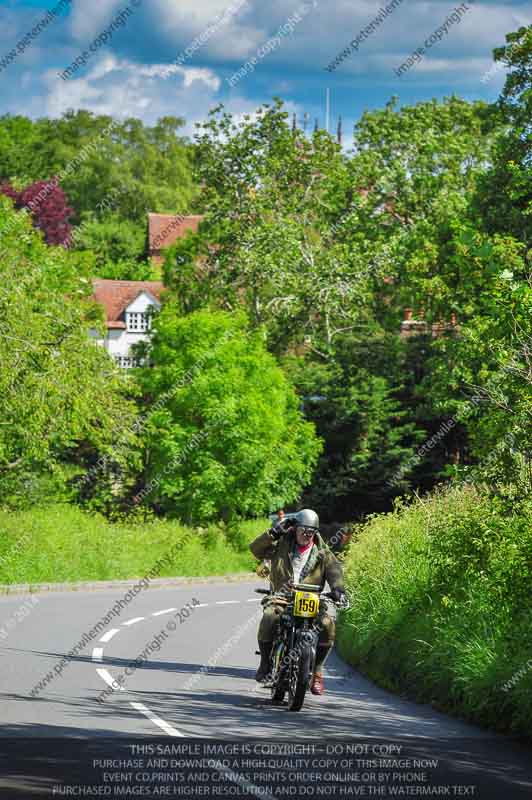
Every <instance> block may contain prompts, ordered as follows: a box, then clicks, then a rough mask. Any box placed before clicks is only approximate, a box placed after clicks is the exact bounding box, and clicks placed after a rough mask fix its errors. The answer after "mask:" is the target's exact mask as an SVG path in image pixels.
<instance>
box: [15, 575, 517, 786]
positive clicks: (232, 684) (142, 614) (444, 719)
mask: <svg viewBox="0 0 532 800" xmlns="http://www.w3.org/2000/svg"><path fill="white" fill-rule="evenodd" d="M257 585H260V582H259V581H258V580H256V581H253V582H250V583H248V582H239V583H224V582H220V583H217V584H213V583H201V582H199V583H197V584H188V585H182V586H179V587H173V588H165V589H149V590H148V591H142V592H141V593H140V594H138V596H137V597H135V598H134V599H133V600H132V601H131V602H130V603H129V604H128V605H127V607H126V608H124V609H122V611H121V613H120V616H117V617H115V618H113V619H112V621H111V622H110V624H108V625H106V627H105V628H104V629H103V630H101V631H99V632H98V633H97V635H96V636H95V637H94V638H93V640H92V641H90V642H89V643H88V644H87V645H86V646H85V647H84V648H83V649H82V650H81V652H80V653H79V654H78V655H76V656H74V657H73V658H72V659H71V660H70V661H69V662H68V663H67V664H66V665H65V666H64V667H63V668H62V669H59V668H58V664H60V663H61V659H62V658H63V657H64V656H65V654H67V653H68V652H69V651H70V650H72V648H74V647H75V645H76V643H77V642H78V641H79V640H80V639H81V637H82V636H83V634H84V633H88V632H90V631H91V629H93V628H94V626H95V624H96V623H97V622H98V620H100V619H101V618H102V617H104V616H105V615H106V613H107V612H108V611H109V609H111V608H112V607H113V605H114V604H115V603H116V601H117V600H118V599H119V598H121V597H123V595H124V589H123V588H120V589H117V590H105V591H102V590H100V591H93V592H84V591H76V592H61V593H55V592H53V593H43V594H40V595H38V596H37V598H36V600H37V602H35V604H34V605H33V606H29V605H28V602H27V601H28V598H26V597H24V596H22V595H12V596H5V597H1V598H0V631H1V630H2V626H4V634H3V635H2V636H0V720H1V724H0V797H2V798H4V797H6V798H7V797H17V798H18V797H28V796H52V791H51V783H50V781H51V780H52V778H48V777H46V775H45V772H44V771H43V765H42V764H38V763H37V760H38V755H39V753H40V754H41V757H42V758H41V760H46V761H47V762H50V763H52V762H54V763H56V762H57V764H58V763H59V761H58V760H57V759H59V756H60V755H61V753H59V752H58V750H61V752H63V753H66V752H69V753H71V758H70V766H71V767H72V768H74V761H75V757H74V755H72V754H73V753H74V750H69V748H78V752H80V748H82V747H85V748H89V749H90V751H91V753H96V752H97V747H98V742H99V741H100V742H102V743H103V742H105V753H106V754H107V755H108V754H109V747H110V743H112V742H115V743H116V744H117V746H119V745H120V746H122V745H123V744H124V743H125V742H128V741H144V742H149V741H153V742H155V741H157V742H160V741H167V742H172V743H173V742H178V741H180V740H192V739H198V740H204V739H206V738H208V739H219V740H223V741H225V742H228V741H231V742H232V741H244V740H256V741H275V742H286V743H290V742H296V741H305V742H315V743H316V745H317V746H318V745H319V743H320V742H321V743H322V745H323V743H324V742H332V743H334V742H335V741H338V742H340V741H343V742H347V741H350V742H355V741H356V742H360V743H361V744H360V748H363V747H368V745H367V744H366V745H362V743H363V742H366V743H370V745H371V747H370V748H369V749H366V750H363V749H359V751H358V752H359V753H360V752H365V753H366V754H368V758H369V756H370V754H371V755H375V753H377V752H378V754H380V755H383V754H388V755H389V754H390V753H392V754H393V753H394V752H395V753H399V752H401V753H402V754H403V755H406V754H407V753H408V751H409V747H410V748H411V750H412V752H414V751H415V752H416V753H424V754H425V755H426V756H427V757H433V758H437V759H440V761H441V764H442V765H445V770H447V771H448V774H449V775H451V776H452V775H455V776H458V777H459V780H458V779H456V780H455V784H456V785H459V784H460V785H463V786H465V787H467V786H473V787H474V791H473V792H471V791H469V792H461V791H459V792H455V795H456V796H460V795H463V796H467V795H468V794H469V796H474V797H476V798H488V797H489V798H491V797H493V798H497V799H498V800H499V798H500V800H505V799H506V798H510V800H513V799H514V798H516V800H517V799H518V798H525V797H532V749H529V748H528V747H527V746H526V745H524V744H522V743H519V742H517V741H514V740H512V739H510V738H507V737H502V736H498V735H495V734H491V733H489V732H486V731H482V730H480V729H479V728H476V727H474V726H471V725H468V724H466V723H464V722H462V721H460V720H457V719H453V718H451V717H448V716H446V715H444V714H441V713H438V712H437V711H435V710H433V709H432V708H431V707H429V706H425V705H419V704H416V703H413V702H410V701H407V700H404V699H402V698H398V697H397V696H394V695H392V694H390V693H388V692H385V691H383V690H382V689H379V688H377V687H375V686H374V685H373V684H372V683H370V682H369V681H368V680H366V679H365V678H363V677H362V676H361V675H359V674H358V673H357V672H355V671H354V670H353V669H351V668H350V667H348V666H346V665H345V664H344V663H343V662H342V661H341V660H340V659H339V658H338V657H337V656H336V655H334V654H333V655H332V656H331V657H330V658H329V660H328V662H327V667H326V694H325V695H324V696H323V697H314V696H313V695H311V694H310V693H309V694H308V695H307V698H306V700H305V705H304V707H303V709H302V711H300V712H299V713H290V712H288V711H287V710H286V708H285V707H276V706H273V705H272V704H271V702H270V699H269V692H268V691H267V690H265V689H263V688H258V687H257V684H256V683H255V681H254V680H253V675H254V672H255V669H256V665H257V660H258V659H257V656H256V655H255V650H256V629H257V625H258V621H259V618H260V612H261V608H260V597H259V596H258V595H256V594H255V593H254V591H253V589H254V588H255V587H256V586H257ZM21 608H22V609H26V610H25V611H24V613H22V612H21ZM7 620H9V621H10V622H9V623H8V625H7V628H6V621H7ZM6 630H8V633H7V636H6V635H5V631H6ZM143 653H144V656H145V660H144V661H143V662H142V663H137V665H136V666H135V665H133V662H134V661H135V659H136V658H138V657H139V656H141V655H142V654H143ZM54 667H55V668H56V669H55V672H54ZM126 670H127V674H126ZM47 674H49V675H50V676H53V677H52V679H51V680H49V681H48V682H47V683H46V685H44V686H43V684H42V683H41V684H40V686H39V682H42V681H43V679H44V678H45V676H46V675H47ZM113 681H115V683H114V687H115V689H114V690H113V688H112V687H110V685H109V684H112V682H113ZM118 681H120V682H122V683H119V682H118ZM117 687H120V688H117ZM102 693H106V694H102ZM59 740H60V741H61V742H62V743H63V744H62V745H61V747H60V748H58V745H57V742H58V741H59ZM394 742H395V743H396V744H397V743H400V744H397V746H398V747H400V748H402V750H396V751H394V750H393V749H392V750H390V747H392V743H394ZM375 748H380V750H378V751H377V750H376V749H375ZM323 752H325V751H323ZM50 753H55V755H56V757H57V758H56V759H55V761H54V759H53V758H51V756H50ZM42 754H47V755H46V757H44V756H42ZM17 758H20V759H21V762H20V764H19V763H18V762H17ZM21 765H22V766H21ZM368 767H369V764H368ZM62 769H63V772H62V773H61V776H62V777H64V776H66V775H67V773H68V769H67V767H66V766H65V764H63V766H62ZM453 770H454V772H453ZM445 776H447V772H445V775H444V773H443V772H442V773H441V774H440V775H439V778H440V779H442V777H445ZM55 778H57V775H56V776H55ZM351 785H353V782H352V781H351ZM54 793H55V794H58V792H54ZM73 794H75V793H73ZM362 794H363V796H368V795H364V793H362ZM419 794H421V792H420V793H419ZM443 794H444V795H445V794H446V793H443ZM241 796H248V795H246V794H245V793H243V794H242V795H241ZM249 796H258V794H257V793H256V794H255V795H253V794H250V795H249ZM375 796H378V795H375ZM381 796H384V795H381ZM386 796H388V795H386ZM447 796H448V795H447ZM450 796H453V795H452V793H451V795H450Z"/></svg>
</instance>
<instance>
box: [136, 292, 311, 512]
mask: <svg viewBox="0 0 532 800" xmlns="http://www.w3.org/2000/svg"><path fill="white" fill-rule="evenodd" d="M153 328H154V333H153V339H152V343H151V346H150V347H149V348H148V350H149V352H148V353H147V354H146V353H145V356H146V357H149V360H150V363H151V365H152V366H150V367H145V368H143V369H140V370H139V375H138V381H139V386H140V389H141V393H142V396H143V398H144V402H145V404H146V410H147V412H148V417H147V419H146V424H145V426H144V429H143V440H144V447H145V451H144V452H145V471H144V479H143V482H142V485H139V486H138V491H137V495H136V501H137V503H139V502H141V501H143V502H144V503H148V504H150V505H153V506H154V507H155V508H156V509H157V510H158V511H159V512H166V513H170V514H174V515H177V516H179V517H180V518H181V519H182V520H183V521H185V522H188V523H190V522H198V521H208V520H213V519H217V518H218V517H219V516H222V518H223V519H225V520H227V521H229V520H232V519H235V518H236V517H243V516H256V515H259V514H264V513H266V512H268V511H271V510H272V509H275V508H279V507H282V506H283V505H285V504H286V503H288V502H291V501H293V500H295V499H296V498H297V497H298V495H299V493H300V491H301V488H302V487H303V486H304V485H305V484H306V483H308V481H309V479H310V477H311V474H312V469H313V467H314V465H315V463H316V459H317V456H318V453H319V450H320V443H319V441H318V440H317V439H316V436H315V434H314V427H313V425H312V424H310V423H308V422H305V421H304V419H303V417H302V415H301V413H300V410H299V407H298V400H297V397H296V394H295V392H294V391H293V389H292V387H291V386H290V384H289V383H288V381H287V379H286V378H285V376H284V375H283V373H282V371H281V370H280V369H279V367H278V366H277V365H276V363H275V360H274V358H273V357H272V356H271V355H269V354H268V353H267V352H266V350H265V348H264V338H263V335H262V333H261V332H260V331H255V332H250V331H249V330H248V327H247V324H246V321H245V318H244V317H243V316H241V315H237V316H235V315H231V314H228V313H224V312H220V311H217V312H209V311H197V312H194V313H191V314H188V315H187V316H184V317H183V316H180V315H179V313H178V311H177V309H176V307H175V306H174V305H173V304H172V303H167V304H166V305H165V306H164V307H163V309H162V311H161V312H160V314H159V315H158V316H157V317H156V318H155V319H154V322H153Z"/></svg>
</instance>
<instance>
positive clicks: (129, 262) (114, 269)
mask: <svg viewBox="0 0 532 800" xmlns="http://www.w3.org/2000/svg"><path fill="white" fill-rule="evenodd" d="M76 247H77V249H79V250H88V251H90V252H91V253H92V254H93V256H94V263H95V270H96V274H97V275H98V277H99V278H109V279H111V280H129V281H145V280H151V279H153V278H154V275H153V268H152V266H151V264H150V263H149V262H148V261H147V260H145V255H146V226H145V225H144V226H142V225H140V224H139V223H138V222H131V221H129V220H124V219H120V217H119V216H118V215H117V214H109V215H107V216H106V217H105V218H104V219H103V220H98V219H87V220H85V222H84V223H83V225H82V226H81V228H80V235H79V237H78V238H77V239H76Z"/></svg>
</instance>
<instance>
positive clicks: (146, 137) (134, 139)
mask: <svg viewBox="0 0 532 800" xmlns="http://www.w3.org/2000/svg"><path fill="white" fill-rule="evenodd" d="M183 125H184V120H183V119H181V118H179V117H163V118H161V119H160V120H159V121H158V122H157V123H156V124H155V125H154V126H153V127H147V126H144V124H143V123H142V122H141V121H140V120H137V119H134V118H128V119H126V120H124V121H123V122H120V123H119V122H113V120H112V118H111V117H109V116H102V115H94V114H92V113H91V112H89V111H83V110H80V111H75V112H74V111H69V112H67V113H65V114H64V115H63V116H62V117H61V118H60V119H46V118H45V119H39V120H37V121H35V122H30V120H27V119H26V118H25V117H9V116H4V117H2V118H0V180H1V179H5V180H8V179H15V178H18V179H20V180H22V181H23V182H24V183H28V182H30V181H38V180H47V179H48V177H49V176H50V175H61V185H62V187H63V188H64V190H65V192H66V194H67V196H68V198H69V201H70V203H71V204H72V206H73V208H74V209H75V213H76V219H75V222H76V223H79V222H80V221H82V220H84V219H85V218H86V216H87V215H91V214H95V213H97V209H98V204H99V203H101V202H102V200H104V199H105V198H106V197H109V196H110V195H112V194H113V193H115V195H116V196H117V197H118V202H117V204H116V207H114V211H116V213H117V214H118V215H119V216H120V218H121V219H127V220H130V221H134V222H137V223H138V224H141V225H144V224H145V220H146V214H147V212H148V211H160V212H168V213H176V212H181V213H184V212H186V211H187V210H188V208H189V205H190V203H191V201H192V199H193V196H194V194H195V188H194V185H193V182H192V175H191V148H190V145H189V144H188V143H187V141H186V140H185V139H184V138H183V137H181V136H179V133H178V132H179V129H180V128H181V127H182V126H183ZM103 215H104V216H105V213H104V214H103ZM121 257H125V254H121Z"/></svg>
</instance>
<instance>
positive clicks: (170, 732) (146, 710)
mask: <svg viewBox="0 0 532 800" xmlns="http://www.w3.org/2000/svg"><path fill="white" fill-rule="evenodd" d="M130 705H132V706H133V708H134V709H136V710H137V711H140V712H141V714H144V715H145V716H146V717H148V719H149V720H150V722H153V724H154V725H158V727H159V728H161V729H162V730H163V731H164V732H165V733H167V734H168V735H169V736H180V737H182V738H184V737H185V734H184V733H181V731H178V730H177V728H174V727H172V725H170V724H169V723H168V722H165V721H164V719H161V718H160V717H156V716H155V714H154V713H153V712H152V711H150V709H149V708H147V707H146V706H145V705H143V704H142V703H131V704H130Z"/></svg>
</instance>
